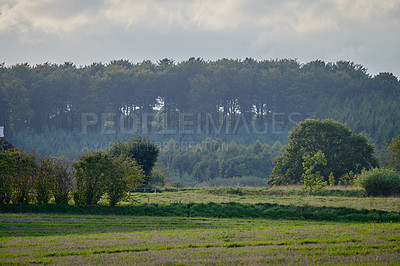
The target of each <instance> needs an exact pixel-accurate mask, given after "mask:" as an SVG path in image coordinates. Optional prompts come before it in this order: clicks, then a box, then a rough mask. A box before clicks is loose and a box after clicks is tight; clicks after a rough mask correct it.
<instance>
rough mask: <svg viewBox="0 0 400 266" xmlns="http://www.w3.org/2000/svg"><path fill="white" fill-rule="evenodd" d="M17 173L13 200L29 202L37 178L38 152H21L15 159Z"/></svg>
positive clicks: (13, 186) (14, 178) (17, 202)
mask: <svg viewBox="0 0 400 266" xmlns="http://www.w3.org/2000/svg"><path fill="white" fill-rule="evenodd" d="M14 163H15V175H13V182H12V190H13V193H12V199H11V200H12V202H13V203H14V204H19V203H24V204H28V203H29V202H30V201H31V200H32V196H33V195H32V190H33V189H34V184H35V180H36V178H37V163H36V154H35V153H34V152H30V153H26V152H21V153H19V155H18V156H17V157H16V160H15V162H14Z"/></svg>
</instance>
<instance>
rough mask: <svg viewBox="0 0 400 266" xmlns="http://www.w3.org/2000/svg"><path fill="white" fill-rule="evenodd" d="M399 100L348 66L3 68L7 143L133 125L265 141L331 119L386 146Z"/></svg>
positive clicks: (385, 80) (1, 110) (391, 87)
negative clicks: (313, 120)
mask: <svg viewBox="0 0 400 266" xmlns="http://www.w3.org/2000/svg"><path fill="white" fill-rule="evenodd" d="M399 102H400V82H399V80H398V78H397V77H396V76H394V75H393V74H391V73H386V72H385V73H380V74H378V75H375V76H371V75H369V74H368V73H367V70H366V69H365V68H364V67H363V66H361V65H359V64H355V63H353V62H347V61H338V62H335V63H327V62H324V61H320V60H316V61H312V62H308V63H304V64H303V63H300V62H298V61H297V60H293V59H279V60H262V61H257V60H254V59H251V58H247V59H245V60H238V59H236V60H233V59H220V60H216V61H205V60H202V59H196V58H190V59H188V60H186V61H182V62H174V61H173V60H171V59H162V60H159V61H158V62H156V63H154V62H151V61H143V62H140V63H135V64H134V63H131V62H129V61H127V60H116V61H111V62H110V63H108V64H103V63H93V64H91V65H88V66H80V67H77V66H75V65H74V64H73V63H70V62H66V63H64V64H50V63H44V64H39V65H35V66H30V65H28V64H18V65H13V66H5V64H4V63H3V64H1V65H0V125H4V126H5V131H6V136H13V135H14V134H15V133H18V132H20V131H23V130H26V129H29V130H34V131H35V132H37V133H40V132H42V131H43V130H45V129H55V130H59V131H60V130H61V131H63V132H72V131H74V130H75V131H76V130H81V131H82V130H88V131H91V132H101V131H102V130H104V129H107V130H110V128H111V129H112V130H114V131H111V132H116V133H118V132H119V131H121V130H127V131H128V132H129V130H130V129H132V128H135V127H137V128H138V131H137V132H135V133H154V132H159V133H163V132H164V133H165V132H168V131H169V130H176V132H181V131H182V130H184V131H185V132H187V131H186V130H189V129H195V130H197V131H196V132H206V131H207V130H212V131H213V132H214V133H221V132H225V133H229V134H235V133H236V131H237V130H239V129H245V130H246V132H247V133H252V132H256V133H261V134H262V133H263V132H266V131H264V130H265V128H267V127H268V128H269V129H271V126H270V125H271V124H273V123H278V124H279V125H280V126H282V127H286V126H288V127H290V126H294V124H295V123H296V122H298V121H301V120H303V119H304V118H307V117H317V118H328V117H329V118H333V119H336V120H338V121H340V122H343V123H346V124H347V126H348V127H350V128H351V129H353V130H354V131H355V132H357V133H359V132H364V133H365V134H366V135H367V137H368V138H370V139H371V140H372V142H374V143H375V144H377V145H378V146H379V147H383V146H384V145H386V144H387V143H389V142H390V140H391V138H392V137H395V136H397V135H398V134H399V132H400V123H396V122H395V121H400V105H399ZM121 117H122V118H121ZM85 119H86V120H85ZM83 127H84V128H83ZM107 132H109V131H107ZM190 132H192V131H190ZM192 133H193V132H192ZM272 133H273V132H272ZM203 140H204V139H203Z"/></svg>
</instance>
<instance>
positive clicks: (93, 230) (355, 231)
mask: <svg viewBox="0 0 400 266" xmlns="http://www.w3.org/2000/svg"><path fill="white" fill-rule="evenodd" d="M327 191H328V190H327ZM343 191H346V192H343ZM324 193H326V194H325V195H312V196H309V195H307V194H306V193H304V191H303V190H302V189H301V188H299V187H290V188H265V189H254V188H203V189H180V190H177V189H169V190H164V191H163V192H162V193H132V194H131V196H130V199H129V200H128V201H127V202H125V203H122V204H120V206H116V207H111V206H106V205H107V204H106V203H105V202H103V203H102V204H103V205H101V206H73V205H55V204H48V205H41V206H35V205H6V206H4V205H3V206H0V213H1V214H0V264H37V263H39V264H52V263H54V264H73V265H75V264H79V265H86V264H91V265H93V264H112V265H115V264H147V265H161V264H189V265H192V264H212V265H226V264H241V263H244V264H337V263H339V264H343V263H345V264H352V263H356V264H385V265H386V264H396V263H398V261H399V258H400V237H399V235H400V213H399V206H400V201H399V199H398V198H367V197H365V196H364V195H362V194H361V193H360V191H359V190H358V189H346V190H343V189H339V190H337V189H336V188H334V189H330V190H329V191H328V192H324ZM132 202H134V204H132Z"/></svg>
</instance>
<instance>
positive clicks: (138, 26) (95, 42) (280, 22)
mask: <svg viewBox="0 0 400 266" xmlns="http://www.w3.org/2000/svg"><path fill="white" fill-rule="evenodd" d="M190 57H196V58H197V57H200V58H203V59H205V60H216V59H219V58H239V59H244V58H246V57H252V58H255V59H258V60H263V59H276V58H279V59H280V58H291V59H293V58H297V59H298V61H299V62H301V63H305V62H309V61H312V60H316V59H321V60H325V61H329V62H335V61H338V60H346V61H353V62H355V63H358V64H362V65H363V66H364V67H365V68H367V69H368V73H370V74H372V75H375V74H377V73H379V72H392V73H393V74H395V75H396V76H397V77H400V0H303V1H300V0H294V1H289V0H276V1H275V0H274V1H272V0H226V1H223V0H202V1H200V0H132V1H128V0H0V63H1V62H5V64H6V65H14V64H16V63H24V62H27V63H29V64H31V65H35V64H38V63H44V62H50V63H63V62H65V61H69V62H73V63H74V64H76V65H77V66H80V65H88V64H91V63H93V62H103V63H108V62H110V61H111V60H115V59H128V60H130V61H131V62H134V63H135V62H138V61H142V60H152V61H154V62H155V61H157V60H159V59H163V58H170V59H173V60H175V61H177V62H179V61H183V60H186V59H188V58H190Z"/></svg>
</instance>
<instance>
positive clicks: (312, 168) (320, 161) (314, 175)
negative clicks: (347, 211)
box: [303, 151, 327, 193]
mask: <svg viewBox="0 0 400 266" xmlns="http://www.w3.org/2000/svg"><path fill="white" fill-rule="evenodd" d="M303 160H304V162H303V170H304V173H303V184H304V188H305V189H307V188H309V189H310V193H312V190H313V189H314V188H315V189H321V188H323V187H326V186H327V182H326V181H324V177H323V176H321V172H320V171H316V169H317V167H318V166H321V165H323V166H325V165H326V158H325V154H324V153H323V152H321V151H318V152H317V153H316V154H314V155H313V156H311V155H304V156H303Z"/></svg>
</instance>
